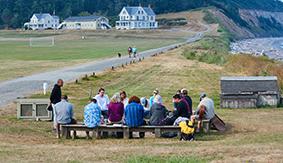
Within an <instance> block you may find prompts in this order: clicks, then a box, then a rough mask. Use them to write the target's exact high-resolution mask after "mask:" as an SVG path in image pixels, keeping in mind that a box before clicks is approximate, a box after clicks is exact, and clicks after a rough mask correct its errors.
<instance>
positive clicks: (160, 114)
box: [149, 95, 168, 126]
mask: <svg viewBox="0 0 283 163" xmlns="http://www.w3.org/2000/svg"><path fill="white" fill-rule="evenodd" d="M167 113H168V110H167V109H166V108H165V106H164V105H162V98H161V96H160V95H156V96H155V97H154V99H153V105H152V106H151V108H150V115H151V117H150V119H149V124H150V125H154V126H157V125H160V124H161V122H162V120H163V119H164V118H165V117H166V115H167Z"/></svg>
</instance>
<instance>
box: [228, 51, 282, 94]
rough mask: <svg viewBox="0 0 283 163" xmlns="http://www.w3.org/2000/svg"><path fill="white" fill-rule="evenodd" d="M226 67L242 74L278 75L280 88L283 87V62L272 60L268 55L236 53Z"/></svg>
mask: <svg viewBox="0 0 283 163" xmlns="http://www.w3.org/2000/svg"><path fill="white" fill-rule="evenodd" d="M235 67H237V68H235ZM226 68H227V69H229V70H230V71H233V72H236V73H238V74H241V75H253V76H270V75H274V76H277V77H278V79H279V85H280V88H281V89H282V88H283V71H282V70H283V64H282V62H278V61H272V60H269V59H268V58H267V57H254V56H251V55H234V56H231V57H230V58H229V62H228V63H227V64H226Z"/></svg>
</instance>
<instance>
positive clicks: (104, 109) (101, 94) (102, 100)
mask: <svg viewBox="0 0 283 163" xmlns="http://www.w3.org/2000/svg"><path fill="white" fill-rule="evenodd" d="M94 98H95V99H96V100H97V104H98V106H99V107H100V108H101V114H102V115H103V117H104V119H108V104H109V98H108V96H107V95H106V94H105V89H104V88H100V89H99V90H98V95H96V96H95V97H94Z"/></svg>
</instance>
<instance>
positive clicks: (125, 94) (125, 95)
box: [120, 91, 127, 100]
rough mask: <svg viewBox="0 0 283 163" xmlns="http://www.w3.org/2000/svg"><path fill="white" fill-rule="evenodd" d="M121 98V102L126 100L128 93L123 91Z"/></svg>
mask: <svg viewBox="0 0 283 163" xmlns="http://www.w3.org/2000/svg"><path fill="white" fill-rule="evenodd" d="M120 98H121V100H124V99H125V98H127V93H126V92H125V91H121V92H120Z"/></svg>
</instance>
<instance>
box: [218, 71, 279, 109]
mask: <svg viewBox="0 0 283 163" xmlns="http://www.w3.org/2000/svg"><path fill="white" fill-rule="evenodd" d="M279 102H280V90H279V87H278V83H277V77H276V76H249V77H243V76H241V77H239V76H237V77H222V78H221V95H220V107H221V108H257V107H264V106H273V107H276V106H277V105H278V104H279Z"/></svg>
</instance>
